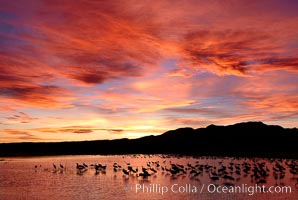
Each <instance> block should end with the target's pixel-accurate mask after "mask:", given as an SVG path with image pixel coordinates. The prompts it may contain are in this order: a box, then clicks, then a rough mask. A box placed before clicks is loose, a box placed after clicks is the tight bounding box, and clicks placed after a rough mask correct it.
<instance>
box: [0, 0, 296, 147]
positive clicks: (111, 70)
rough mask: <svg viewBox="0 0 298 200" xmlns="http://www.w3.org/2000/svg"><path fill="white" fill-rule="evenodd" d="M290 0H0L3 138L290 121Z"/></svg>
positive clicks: (71, 137)
mask: <svg viewBox="0 0 298 200" xmlns="http://www.w3.org/2000/svg"><path fill="white" fill-rule="evenodd" d="M297 10H298V1H295V0H270V1H269V0H268V1H267V0H264V1H259V0H243V1H238V0H210V1H205V0H202V1H201V0H194V1H193V0H179V1H178V0H177V1H175V0H161V1H149V0H142V1H139V0H110V1H103V0H102V1H100V0H99V1H94V0H76V1H72V0H26V1H22V0H13V1H7V0H0V142H2V143H8V142H44V141H49V142H57V141H80V140H99V139H117V138H138V137H142V136H146V135H159V134H162V133H163V132H165V131H167V130H171V129H176V128H180V127H193V128H200V127H206V126H208V125H210V124H216V125H229V124H234V123H239V122H244V121H263V122H264V123H266V124H277V125H281V126H283V127H288V128H292V127H298V87H297V86H298V78H297V75H298V12H297Z"/></svg>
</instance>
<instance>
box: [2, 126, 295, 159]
mask: <svg viewBox="0 0 298 200" xmlns="http://www.w3.org/2000/svg"><path fill="white" fill-rule="evenodd" d="M297 141H298V129H297V128H283V127H281V126H278V125H266V124H264V123H263V122H241V123H237V124H233V125H227V126H217V125H213V124H211V125H209V126H207V127H206V128H197V129H193V128H191V127H185V128H178V129H176V130H169V131H166V132H165V133H163V134H161V135H157V136H145V137H141V138H137V139H127V138H122V139H116V140H95V141H79V142H51V143H50V142H42V143H40V142H39V143H38V142H37V143H26V142H25V143H2V144H0V156H2V157H6V156H42V155H86V154H138V153H146V154H147V153H148V154H151V153H152V154H184V155H216V156H262V157H264V156H266V157H295V158H297V157H298V145H297V144H296V143H297Z"/></svg>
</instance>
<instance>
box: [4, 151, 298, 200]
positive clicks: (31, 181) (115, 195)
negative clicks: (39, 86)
mask: <svg viewBox="0 0 298 200" xmlns="http://www.w3.org/2000/svg"><path fill="white" fill-rule="evenodd" d="M83 162H84V163H86V164H87V165H90V164H94V163H100V164H102V165H107V168H106V170H98V171H97V172H96V170H95V169H94V168H93V167H91V166H89V167H88V169H85V170H77V169H76V163H79V164H81V165H82V163H83ZM148 162H150V163H149V164H150V167H151V168H153V169H155V170H156V171H157V172H156V173H154V172H153V171H151V170H150V169H148V172H149V173H150V174H151V176H149V177H148V178H143V177H140V176H137V175H136V174H134V173H133V172H131V174H130V175H125V174H124V173H123V172H122V168H124V169H127V166H128V163H129V164H130V166H132V167H133V169H134V170H135V169H136V168H138V174H139V173H141V172H142V166H143V167H146V168H149V167H148V166H147V164H148ZM152 162H154V163H152ZM53 163H54V164H55V165H56V167H57V168H56V170H55V169H54V168H53ZM114 163H117V165H120V166H122V168H121V169H117V171H116V172H115V171H114V169H113V164H114ZM157 163H158V164H157ZM171 163H172V164H179V165H183V166H184V171H185V172H186V174H184V173H183V172H181V171H180V172H179V173H177V174H176V175H172V174H171V172H167V171H163V170H162V168H167V169H171V166H172V165H171ZM231 163H232V164H231ZM244 163H245V164H244ZM60 164H62V165H63V166H64V168H63V169H61V168H60V167H59V165H60ZM187 164H190V165H191V166H193V167H195V166H196V167H195V171H197V172H198V171H199V168H200V166H201V169H202V171H201V172H200V174H199V175H197V176H194V173H192V174H190V171H191V169H190V167H188V166H187ZM297 164H298V161H297V160H280V159H279V160H273V159H271V160H270V159H245V158H242V159H235V158H214V157H213V158H211V157H198V158H193V157H175V156H165V155H153V156H148V155H129V156H120V155H119V156H53V157H33V158H5V159H1V161H0V199H1V200H6V199H9V200H11V199H30V200H34V199H49V200H51V199H53V200H54V199H55V200H57V199H60V200H64V199H66V200H67V199H84V200H85V199H268V198H270V199H271V200H275V199H298V182H297V181H298V175H295V174H294V173H295V170H296V168H297V169H298V165H297ZM158 165H160V166H159V167H158ZM245 165H246V166H248V165H250V166H251V169H250V170H248V171H246V172H245V170H244V169H245V167H244V166H245ZM223 166H225V167H226V169H225V170H223V171H226V175H228V176H231V177H233V178H234V180H228V179H227V178H223V174H220V172H219V171H221V170H222V169H223ZM254 166H257V167H258V168H259V167H260V166H261V167H262V168H263V169H264V171H266V173H267V174H268V175H266V176H264V177H263V178H262V177H260V178H257V179H255V177H251V175H252V174H253V173H254V172H253V169H254ZM277 166H281V167H280V168H284V169H283V172H282V173H281V172H280V171H278V170H280V168H279V167H277ZM237 168H239V170H238V172H237ZM291 168H292V170H291V172H290V169H291ZM180 169H182V167H181V168H180ZM219 169H221V170H219ZM274 169H275V170H277V172H276V173H275V174H278V176H275V177H274V175H273V174H274V173H273V172H274ZM172 171H173V170H172ZM297 171H298V170H297ZM212 172H213V175H212ZM214 175H215V176H216V175H217V177H219V180H211V179H210V176H214ZM280 175H281V176H283V175H284V177H280ZM275 178H276V179H275ZM280 178H281V179H280ZM260 180H263V181H266V183H264V185H265V186H266V187H267V188H268V187H270V186H274V187H275V188H277V192H279V193H276V192H275V193H262V192H258V193H253V189H254V188H253V187H254V186H255V184H256V183H257V182H258V181H259V182H260ZM259 185H263V183H259ZM217 186H220V187H221V189H220V190H218V192H216V191H214V189H215V187H217ZM223 186H226V187H227V188H228V189H230V192H229V191H225V192H226V193H224V192H223V190H222V188H223ZM236 186H239V188H240V187H241V188H242V189H243V190H242V191H241V193H240V192H237V193H235V192H231V189H233V188H235V187H236ZM284 186H287V187H291V193H290V191H288V192H287V193H286V192H285V191H284V192H283V193H282V192H281V188H282V187H284ZM248 187H250V188H248ZM208 188H209V190H208ZM239 188H238V189H239Z"/></svg>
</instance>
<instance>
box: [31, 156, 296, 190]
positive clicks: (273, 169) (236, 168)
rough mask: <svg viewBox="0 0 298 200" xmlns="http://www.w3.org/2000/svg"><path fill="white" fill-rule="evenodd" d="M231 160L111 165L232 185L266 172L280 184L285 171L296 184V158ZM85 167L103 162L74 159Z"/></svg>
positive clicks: (260, 179) (263, 177)
mask: <svg viewBox="0 0 298 200" xmlns="http://www.w3.org/2000/svg"><path fill="white" fill-rule="evenodd" d="M123 158H124V157H123ZM134 158H135V157H134ZM160 158H164V157H160ZM209 159H210V158H209ZM211 159H212V158H211ZM234 160H235V159H231V160H229V161H228V162H224V161H218V163H217V164H206V163H208V158H207V159H206V162H205V164H203V163H200V162H201V161H199V160H196V161H194V162H193V163H190V162H188V163H187V164H184V165H183V164H179V163H172V161H170V160H167V159H164V160H163V161H159V160H158V161H147V162H146V163H145V164H144V165H143V166H135V167H134V166H132V165H131V164H130V163H129V162H124V163H123V164H122V165H120V164H118V163H116V162H115V163H113V165H112V166H111V168H112V169H113V173H121V174H123V176H124V177H126V178H129V177H131V176H135V177H140V178H142V179H148V177H150V176H153V175H154V176H156V175H157V174H161V175H170V176H172V177H179V176H184V177H185V176H189V178H190V179H197V180H200V178H201V177H203V176H207V177H208V178H209V179H210V180H211V181H213V182H217V181H222V182H223V183H224V184H225V185H234V183H235V182H237V181H239V180H240V179H241V178H243V177H248V178H250V181H251V183H256V184H266V183H267V181H268V177H270V175H272V176H273V179H274V181H275V185H284V183H283V180H284V178H285V176H286V174H287V173H289V174H290V177H291V179H292V180H294V181H295V187H296V188H298V160H281V159H271V160H270V159H269V160H268V161H266V162H265V160H259V159H244V160H242V161H241V160H238V161H234ZM213 163H214V162H213ZM268 163H271V165H268ZM40 167H41V166H40ZM35 168H38V166H37V165H36V166H35ZM286 168H288V169H286ZM65 170H66V167H65V166H64V165H62V164H61V163H60V164H59V165H56V164H54V163H53V169H52V171H53V172H58V171H59V172H63V171H65ZM88 170H95V174H96V175H97V174H99V173H102V174H105V173H106V170H107V165H106V164H105V165H103V164H99V163H92V164H89V165H88V164H86V163H84V162H83V163H82V164H79V163H76V172H77V174H78V175H83V174H84V173H85V172H87V171H88ZM287 176H288V175H287Z"/></svg>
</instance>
